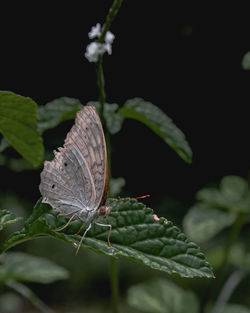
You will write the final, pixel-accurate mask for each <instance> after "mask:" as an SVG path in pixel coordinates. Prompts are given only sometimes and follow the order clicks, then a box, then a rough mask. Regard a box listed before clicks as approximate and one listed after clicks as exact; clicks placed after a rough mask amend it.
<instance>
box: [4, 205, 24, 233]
mask: <svg viewBox="0 0 250 313" xmlns="http://www.w3.org/2000/svg"><path fill="white" fill-rule="evenodd" d="M21 220H22V217H16V215H15V214H14V213H11V212H9V211H8V210H4V209H0V231H1V230H3V229H4V228H5V227H6V226H8V225H10V224H14V223H16V222H19V221H21Z"/></svg>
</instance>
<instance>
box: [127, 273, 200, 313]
mask: <svg viewBox="0 0 250 313" xmlns="http://www.w3.org/2000/svg"><path fill="white" fill-rule="evenodd" d="M128 303H129V304H130V305H131V306H132V307H134V308H136V309H139V310H142V311H143V312H148V313H198V311H199V302H198V299H197V297H196V295H195V294H194V293H193V292H191V291H185V290H183V289H181V288H180V287H178V286H177V285H175V284H174V283H172V282H171V281H169V280H166V279H165V280H163V279H155V280H153V281H149V282H145V283H142V284H138V285H135V286H132V287H130V288H129V290H128Z"/></svg>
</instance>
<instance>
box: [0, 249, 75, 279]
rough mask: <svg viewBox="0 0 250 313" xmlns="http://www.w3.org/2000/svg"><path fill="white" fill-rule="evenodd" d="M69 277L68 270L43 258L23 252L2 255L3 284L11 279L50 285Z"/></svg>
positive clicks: (0, 260) (0, 257)
mask: <svg viewBox="0 0 250 313" xmlns="http://www.w3.org/2000/svg"><path fill="white" fill-rule="evenodd" d="M1 274H2V275H1ZM68 277H69V274H68V272H67V270H65V269H64V268H62V267H61V266H59V265H57V264H55V263H53V262H51V261H49V260H47V259H44V258H41V257H35V256H32V255H29V254H26V253H23V252H7V253H3V254H1V255H0V281H2V282H4V281H8V280H10V279H11V280H18V281H23V282H36V283H42V284H49V283H53V282H54V281H57V280H61V279H67V278H68Z"/></svg>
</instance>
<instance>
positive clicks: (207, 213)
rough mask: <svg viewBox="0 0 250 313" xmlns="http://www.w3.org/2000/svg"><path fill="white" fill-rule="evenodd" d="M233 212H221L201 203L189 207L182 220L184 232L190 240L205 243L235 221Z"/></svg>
mask: <svg viewBox="0 0 250 313" xmlns="http://www.w3.org/2000/svg"><path fill="white" fill-rule="evenodd" d="M235 218H236V214H235V213H234V212H232V213H231V212H227V211H222V210H220V209H218V208H216V207H212V206H211V205H209V204H207V203H203V202H198V203H196V204H195V205H194V206H192V207H191V209H190V210H189V212H188V213H187V214H186V216H185V217H184V220H183V227H184V231H185V232H186V233H187V235H188V237H189V238H190V239H191V240H194V241H196V242H198V243H202V242H206V241H208V240H209V239H211V238H213V237H214V236H216V235H217V234H218V233H219V232H220V231H222V230H223V229H224V228H226V227H229V226H231V225H232V224H233V222H234V221H235Z"/></svg>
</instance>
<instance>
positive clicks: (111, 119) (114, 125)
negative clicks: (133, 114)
mask: <svg viewBox="0 0 250 313" xmlns="http://www.w3.org/2000/svg"><path fill="white" fill-rule="evenodd" d="M118 108H119V106H118V104H116V103H111V104H109V103H105V104H104V112H103V115H104V118H105V121H106V125H107V128H108V130H109V132H110V134H111V135H114V134H116V133H118V132H119V131H120V130H121V128H122V123H123V120H124V118H123V116H122V115H120V114H119V113H117V112H116V111H117V109H118Z"/></svg>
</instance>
